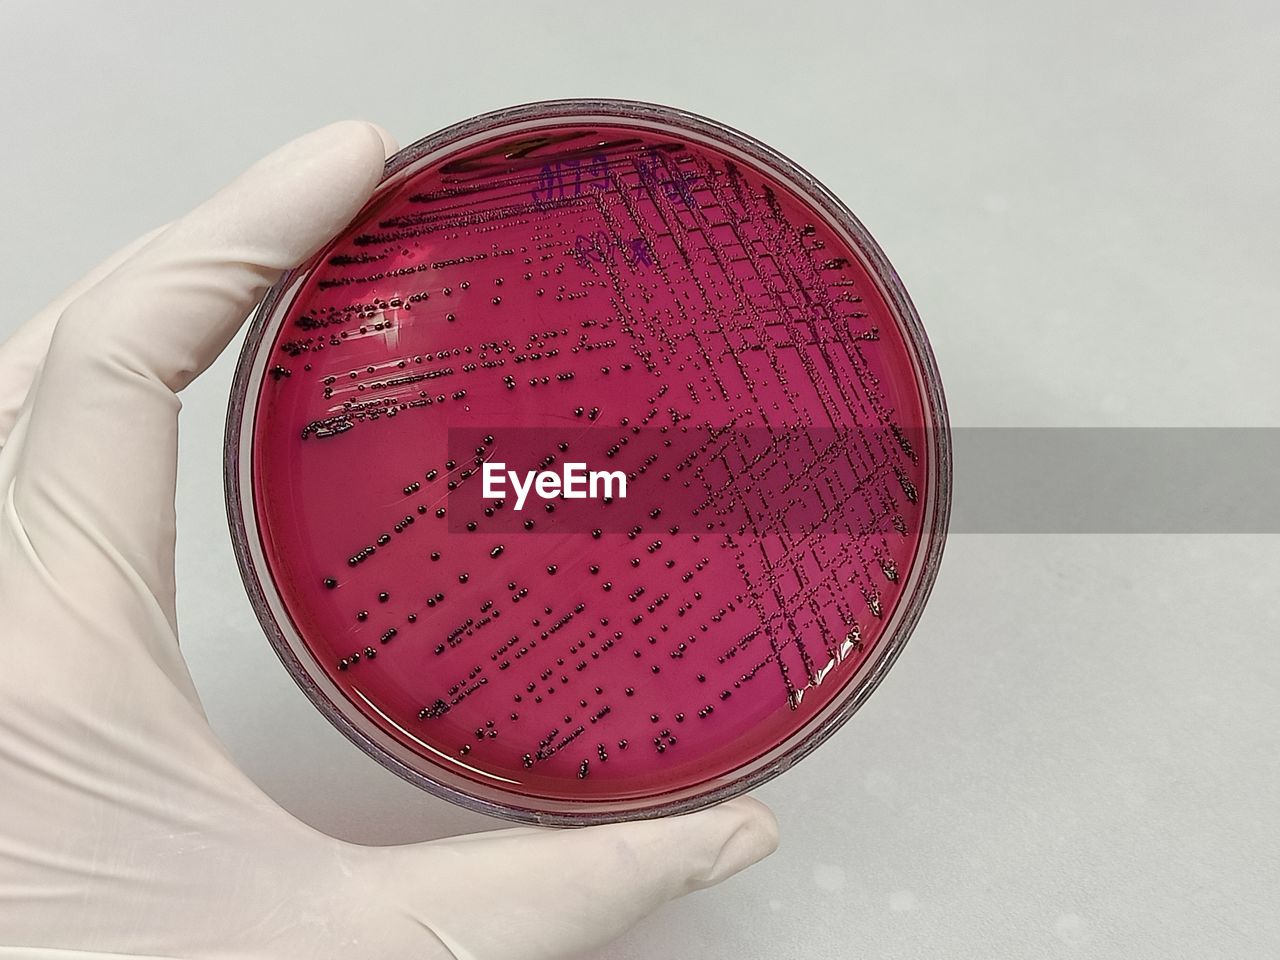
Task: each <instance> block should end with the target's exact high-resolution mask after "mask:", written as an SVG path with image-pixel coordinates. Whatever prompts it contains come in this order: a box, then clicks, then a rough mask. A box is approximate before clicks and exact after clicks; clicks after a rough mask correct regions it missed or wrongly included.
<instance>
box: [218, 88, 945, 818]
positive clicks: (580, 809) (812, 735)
mask: <svg viewBox="0 0 1280 960" xmlns="http://www.w3.org/2000/svg"><path fill="white" fill-rule="evenodd" d="M564 123H575V124H578V123H580V124H584V125H589V124H610V123H613V124H619V125H622V126H636V125H639V126H641V127H643V128H646V129H649V130H650V131H651V132H655V133H669V134H676V135H678V136H680V137H682V138H685V139H688V140H692V141H694V142H697V143H701V144H703V145H705V146H708V147H711V148H712V149H714V150H717V151H720V152H722V153H726V154H728V155H730V156H735V155H736V156H738V157H739V158H741V159H742V160H744V161H746V162H747V164H748V165H752V166H756V167H758V168H761V169H763V170H764V171H765V172H767V173H768V174H769V175H770V176H772V177H774V178H777V179H778V180H780V181H781V182H782V183H784V184H787V185H788V186H790V187H791V188H792V189H793V190H795V191H796V193H797V194H798V195H799V196H801V197H803V198H804V199H806V200H807V201H808V202H809V203H811V204H813V205H814V206H815V207H816V208H817V209H818V210H820V211H821V212H822V213H824V214H825V215H826V217H827V220H828V226H830V227H832V228H833V229H835V230H836V231H837V232H838V233H840V234H841V235H842V238H843V239H844V240H845V241H846V242H847V243H848V244H849V246H850V247H851V248H852V249H853V250H855V251H856V252H857V253H858V254H859V255H860V256H861V257H862V260H863V266H865V267H866V268H867V270H868V272H869V273H870V275H871V276H872V277H873V278H874V279H875V281H876V283H877V285H878V286H879V288H880V292H881V294H882V295H883V296H884V297H885V299H886V302H887V303H888V304H889V305H890V307H891V309H892V310H893V312H894V314H895V319H896V320H897V322H898V324H899V327H900V329H901V332H902V334H903V336H904V338H905V339H906V341H907V343H908V344H909V345H910V348H911V351H912V361H913V363H914V364H915V366H916V370H915V373H916V378H917V384H918V385H919V386H920V387H921V388H922V389H923V397H922V400H923V401H924V406H925V410H926V418H925V419H926V423H925V425H924V426H925V445H926V449H928V451H929V452H930V454H931V456H930V458H929V467H930V468H929V476H928V477H927V480H926V483H925V485H924V486H925V491H926V495H925V504H924V511H923V514H922V516H923V527H922V529H923V531H924V538H923V540H922V542H921V544H920V545H919V547H918V548H917V551H916V558H915V562H914V563H913V565H912V569H911V571H910V573H909V575H908V577H907V579H906V582H905V584H904V589H903V594H902V596H901V597H900V600H899V602H898V604H897V605H896V606H895V608H894V610H893V611H892V614H891V616H890V620H889V622H888V623H886V624H885V626H884V630H883V633H882V635H881V638H880V641H879V644H878V649H877V650H876V652H875V653H874V654H873V656H871V657H869V658H868V659H867V661H866V662H865V663H863V664H862V665H861V667H860V668H859V670H858V672H857V673H856V674H855V675H854V676H853V677H851V678H849V679H848V680H846V681H845V683H844V686H845V689H844V690H843V691H842V692H841V693H840V694H839V695H838V696H836V697H834V698H833V699H832V701H831V702H830V703H829V704H827V706H826V707H825V708H823V710H821V711H820V712H819V713H818V714H816V715H815V716H814V717H813V718H811V719H810V721H809V722H808V723H806V724H805V725H804V726H803V727H801V728H800V729H799V730H797V731H796V732H795V733H793V734H792V735H791V736H789V737H787V738H786V739H785V740H783V741H781V742H779V743H777V744H775V745H774V746H773V747H772V748H771V749H770V750H768V751H766V752H765V753H763V754H761V755H760V756H758V757H756V758H755V759H753V760H752V761H750V762H749V763H747V764H745V765H743V766H742V767H739V768H738V769H736V770H734V771H731V772H730V773H728V774H726V775H724V776H721V777H717V778H712V779H709V780H707V781H703V782H700V783H698V784H694V785H692V786H688V787H686V788H683V789H680V790H676V791H673V792H669V793H666V794H661V795H653V796H646V797H637V798H617V799H596V800H589V801H574V800H561V799H548V798H543V797H526V796H521V795H519V794H517V793H515V792H512V791H507V790H502V789H499V788H496V787H490V786H489V785H487V784H484V783H480V782H478V781H475V780H471V779H469V778H466V777H463V776H461V775H458V774H454V773H452V772H451V771H449V770H447V769H445V768H444V767H442V766H438V765H436V764H434V763H432V762H431V761H429V760H426V759H425V758H423V757H421V755H420V754H418V753H416V752H414V751H413V750H411V749H410V748H409V747H407V746H406V745H405V744H403V743H401V742H400V741H399V740H397V739H396V738H394V737H392V736H391V735H390V734H388V733H387V732H386V731H385V730H383V729H382V728H381V727H379V726H378V725H377V724H375V723H374V722H372V721H371V720H370V719H369V718H368V717H367V716H366V715H365V714H364V713H362V712H361V711H360V710H359V708H358V707H357V706H356V705H355V704H354V703H353V702H352V701H351V700H350V699H349V698H348V697H347V696H346V695H345V694H344V693H343V692H342V691H341V690H340V689H339V688H338V687H337V686H336V685H335V684H334V683H333V681H332V680H330V679H329V677H328V674H327V673H326V672H325V670H324V669H323V667H322V666H321V665H320V664H319V663H318V662H317V661H316V659H315V657H314V655H313V654H312V652H311V651H310V649H309V648H308V647H307V645H306V643H305V642H303V640H302V637H301V636H300V635H299V633H298V631H297V629H296V628H295V627H294V624H293V622H292V620H291V618H290V617H289V615H288V613H287V612H286V610H285V607H284V604H283V602H282V600H281V598H280V595H279V592H278V591H277V589H276V587H275V584H274V582H273V580H272V578H271V575H270V573H269V566H268V564H267V562H266V558H265V556H264V554H263V552H262V544H261V541H260V538H259V535H258V526H257V517H256V514H255V510H254V504H253V497H252V487H251V483H252V440H253V430H252V426H253V421H254V418H255V415H256V410H257V397H258V389H259V386H260V384H261V381H262V378H263V377H264V376H265V369H266V360H267V357H268V355H269V353H270V347H271V345H272V343H273V342H274V340H275V336H276V333H277V331H278V328H279V326H280V325H281V323H282V322H283V320H284V317H285V316H286V315H287V314H288V312H289V309H290V307H291V306H292V303H293V300H294V298H295V296H296V294H297V292H298V290H299V288H300V287H301V284H302V282H303V281H304V280H305V278H306V277H307V276H308V275H309V273H310V271H311V270H312V269H313V268H314V267H315V265H316V260H315V257H313V258H311V259H310V260H309V261H308V262H307V263H305V264H303V265H302V266H300V267H298V268H296V269H294V270H291V271H289V272H288V273H286V274H285V275H284V276H283V277H281V279H280V280H279V281H278V282H277V283H276V284H275V285H274V286H273V287H272V288H271V289H270V290H269V291H268V292H267V294H266V296H265V297H264V299H263V300H262V302H261V304H260V305H259V306H258V309H257V310H256V312H255V313H254V316H253V318H252V320H251V322H250V326H249V329H248V332H247V335H246V337H245V341H244V346H243V348H242V350H241V353H240V358H239V361H238V363H237V366H236V371H235V375H234V379H233V382H232V389H231V396H230V401H229V404H228V409H227V421H226V434H225V459H224V474H223V481H224V492H225V498H226V508H227V519H228V524H229V526H230V532H231V540H232V546H233V549H234V551H235V556H236V562H237V564H238V566H239V569H240V574H241V577H242V579H243V580H244V585H245V589H246V591H247V593H248V595H249V599H250V602H251V603H252V605H253V608H254V612H255V613H256V614H257V618H258V622H259V623H260V624H261V625H262V629H263V631H264V632H265V633H266V635H267V639H268V640H269V641H270V643H271V645H272V647H273V648H274V649H275V652H276V654H277V656H279V658H280V661H281V662H282V663H283V664H284V667H285V669H286V670H287V671H288V673H289V675H290V676H291V677H292V678H293V679H294V681H295V682H296V683H297V684H298V686H299V687H300V688H301V689H302V691H303V693H305V694H306V696H307V697H308V698H309V699H310V700H311V702H312V704H313V705H314V706H315V707H316V709H317V710H319V711H320V713H321V714H323V715H324V716H325V717H326V718H327V719H328V720H329V722H330V723H332V724H333V725H334V726H335V727H337V728H338V729H339V730H340V731H341V732H342V733H343V734H344V735H345V736H346V737H347V738H348V739H349V740H350V741H351V742H352V743H354V744H355V745H356V746H357V747H359V748H360V749H361V750H362V751H364V752H365V753H366V754H368V755H369V756H370V757H372V758H373V759H374V760H376V761H377V762H378V763H380V764H382V766H384V767H386V768H387V769H388V770H390V771H391V772H393V773H395V774H397V775H398V776H400V777H402V778H403V779H405V780H407V781H409V782H410V783H412V784H415V785H416V786H418V787H420V788H422V789H423V790H426V791H427V792H428V793H431V794H433V795H435V796H437V797H440V798H443V799H445V800H448V801H451V802H453V803H456V804H458V805H459V806H462V807H464V808H467V809H470V810H474V811H477V812H479V813H484V814H488V815H491V816H495V817H500V818H503V819H506V820H514V821H517V822H521V823H531V824H540V825H547V826H585V825H590V824H598V823H612V822H617V821H621V820H636V819H647V818H652V817H659V816H672V815H677V814H683V813H691V812H693V811H695V810H699V809H702V808H704V807H709V806H712V805H713V804H717V803H720V802H722V801H724V800H728V799H730V798H731V797H735V796H738V795H740V794H743V793H746V792H747V791H749V790H752V789H753V788H755V787H758V786H760V785H761V784H763V783H765V782H767V781H769V780H772V779H773V778H774V777H776V776H778V775H779V774H781V773H783V772H784V771H786V770H788V769H790V768H791V767H792V766H794V765H795V764H797V763H799V762H800V761H801V760H803V759H804V758H805V757H807V756H808V755H809V754H810V753H812V752H813V751H814V750H815V749H817V748H818V747H819V746H820V745H821V744H822V743H823V742H825V741H826V740H827V738H828V737H830V736H831V735H832V734H833V733H835V732H836V730H838V729H839V728H840V727H841V725H843V724H844V723H845V721H847V720H848V719H849V718H850V717H852V716H853V714H854V713H855V712H857V710H858V709H859V707H861V706H862V704H863V703H865V702H866V700H867V698H868V697H869V696H870V695H871V694H872V692H874V690H875V689H876V687H877V686H878V685H879V684H880V682H881V681H882V680H883V679H884V677H885V675H886V674H887V673H888V671H889V669H890V667H892V666H893V664H894V662H895V661H896V660H897V658H898V656H899V654H900V653H901V652H902V649H903V647H904V646H905V644H906V642H907V640H908V638H909V637H910V635H911V633H912V631H913V630H914V629H915V626H916V624H917V622H918V621H919V619H920V615H921V612H922V611H923V609H924V605H925V602H926V601H927V600H928V597H929V593H930V591H931V590H932V588H933V584H934V581H935V579H936V578H937V573H938V569H939V567H940V565H941V562H942V553H943V547H944V546H945V543H946V536H947V524H948V519H949V515H950V509H951V479H952V478H951V434H950V427H949V423H948V419H947V410H946V401H945V398H944V395H943V390H942V382H941V378H940V377H939V375H938V371H937V365H936V362H935V359H934V356H933V351H932V349H931V347H930V346H929V342H928V339H927V338H926V336H925V333H924V328H923V326H922V325H921V323H920V318H919V316H918V315H917V313H916V310H915V307H914V305H913V304H912V302H911V299H910V297H909V296H908V295H907V292H906V289H905V288H904V287H903V284H902V281H901V280H900V279H899V277H898V275H897V272H896V271H895V270H894V269H893V267H892V265H891V264H890V263H889V261H888V259H887V258H886V257H885V255H884V252H883V251H882V250H881V249H880V247H879V245H878V244H877V243H876V242H875V240H874V239H873V238H872V237H871V235H870V233H868V232H867V230H866V228H865V227H864V226H863V225H862V223H861V222H860V221H859V220H858V218H857V217H855V216H854V215H853V213H852V212H851V211H850V210H849V209H848V208H847V207H845V205H844V204H843V203H841V202H840V200H839V199H837V198H836V196H835V195H834V194H832V193H831V191H830V190H828V189H827V188H826V187H825V186H823V185H822V184H821V183H820V182H819V181H818V180H817V179H816V178H815V177H814V176H813V175H811V174H810V173H808V172H807V171H806V170H804V169H803V168H802V167H800V166H799V165H797V164H795V163H793V162H792V161H791V160H789V159H787V158H786V157H785V156H783V155H782V154H780V153H778V152H777V151H776V150H774V149H773V148H771V147H769V146H767V145H765V144H763V143H761V142H760V141H758V140H756V139H754V138H752V137H750V136H748V135H747V134H744V133H741V132H739V131H737V130H735V129H733V128H731V127H727V126H725V125H724V124H722V123H718V122H716V121H714V120H709V119H707V118H705V117H701V116H698V115H696V114H692V113H688V112H686V111H684V110H680V109H676V108H673V107H667V106H662V105H659V104H653V103H645V102H640V101H631V100H612V99H569V100H550V101H541V102H537V103H528V104H522V105H519V106H513V107H508V108H505V109H502V110H496V111H493V112H490V113H485V114H482V115H480V116H477V117H473V118H471V119H469V120H464V121H462V122H460V123H456V124H453V125H452V126H449V127H446V128H444V129H442V130H440V131H438V132H436V133H433V134H431V135H429V136H427V137H424V138H423V139H421V140H418V141H417V142H416V143H412V144H410V145H408V146H406V147H404V148H403V149H401V150H400V151H399V152H397V153H396V154H395V155H393V156H392V157H390V158H389V159H388V160H387V161H386V166H385V168H384V171H383V178H382V181H381V182H380V184H379V185H378V188H377V189H376V191H375V193H374V196H373V198H372V199H371V200H370V203H371V204H372V203H373V202H375V201H376V200H377V199H378V197H379V196H381V194H382V193H383V192H384V191H385V190H387V189H390V188H391V187H393V186H394V185H396V184H398V183H400V182H402V181H403V180H404V179H405V178H406V177H411V176H413V175H414V174H416V173H417V172H418V171H419V170H421V169H423V168H424V167H426V166H427V165H429V164H430V163H432V162H433V161H435V160H436V159H437V158H438V157H439V156H440V155H441V154H443V153H445V152H454V151H457V150H461V149H465V148H466V147H468V146H473V145H475V144H477V143H479V142H481V141H484V140H488V139H490V138H493V137H496V136H499V135H503V136H505V135H507V134H511V133H520V132H525V131H534V130H537V129H539V128H541V127H545V126H554V125H559V124H564Z"/></svg>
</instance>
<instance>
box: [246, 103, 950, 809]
mask: <svg viewBox="0 0 1280 960" xmlns="http://www.w3.org/2000/svg"><path fill="white" fill-rule="evenodd" d="M950 469H951V468H950V445H949V433H948V426H947V419H946V410H945V403H944V400H943V394H942V387H941V383H940V380H939V377H938V373H937V370H936V367H935V364H934V360H933V356H932V353H931V351H930V349H929V345H928V342H927V340H926V338H925V335H924V331H923V329H922V327H921V325H920V322H919V319H918V318H917V316H916V312H915V310H914V308H913V307H912V304H911V301H910V299H909V298H908V296H907V293H906V291H905V290H904V289H903V286H902V284H901V282H900V280H899V279H898V276H897V274H896V273H895V271H894V270H893V268H892V267H891V266H890V265H889V263H888V261H887V260H886V258H885V256H884V254H883V253H882V252H881V250H880V249H879V247H878V246H877V245H876V243H875V242H874V241H873V240H872V238H871V236H870V235H869V234H868V233H867V231H866V230H865V229H864V228H863V226H862V225H861V224H860V223H859V222H858V221H857V219H856V218H855V217H854V216H853V215H852V214H851V213H850V212H849V211H848V210H847V209H846V208H845V207H844V206H843V205H842V204H841V203H840V202H839V201H838V200H837V199H836V198H835V197H834V196H833V195H832V194H831V193H830V192H829V191H828V190H827V189H826V188H824V187H823V186H822V185H821V184H820V183H818V182H817V181H816V180H815V179H814V178H813V177H812V176H810V175H809V174H807V173H806V172H805V171H804V170H802V169H801V168H799V167H798V166H796V165H795V164H794V163H792V162H791V161H789V160H787V159H786V158H785V157H783V156H782V155H780V154H779V153H777V152H776V151H774V150H772V149H770V148H769V147H766V146H765V145H763V144H761V143H759V142H758V141H756V140H753V139H751V138H750V137H748V136H745V135H744V134H741V133H738V132H736V131H734V130H732V129H730V128H728V127H725V126H723V125H721V124H718V123H715V122H713V121H711V120H707V119H704V118H701V117H697V116H694V115H692V114H689V113H686V112H683V111H680V110H676V109H673V108H669V107H662V106H658V105H654V104H646V103H636V102H630V101H617V100H562V101H554V102H545V103H534V104H528V105H524V106H518V107H512V108H509V109H505V110H500V111H497V112H495V113H490V114H486V115H484V116H480V117H476V118H474V119H471V120H468V121H465V122H463V123H459V124H457V125H455V126H452V127H449V128H447V129H445V130H442V131H440V132H439V133H436V134H433V135H431V136H429V137H426V138H425V139H423V140H420V141H419V142H417V143H414V144H412V145H411V146H409V147H406V148H405V149H403V150H402V151H400V152H399V153H397V154H396V155H395V156H394V157H392V158H391V159H390V160H388V162H387V166H386V171H385V175H384V179H383V181H382V183H381V184H380V186H379V187H378V189H377V191H376V192H375V194H374V196H373V197H372V199H371V200H370V202H369V203H368V205H367V206H366V207H365V208H364V210H363V211H362V212H361V213H360V214H359V215H358V216H357V217H356V219H355V220H354V221H353V223H352V224H351V225H350V226H349V227H348V228H347V229H346V230H345V231H344V232H343V233H342V234H341V235H340V236H338V237H335V238H333V240H332V241H331V242H330V243H328V244H327V245H326V246H325V247H324V248H323V249H322V250H321V251H319V252H318V253H317V254H316V255H315V256H314V257H313V258H311V259H310V260H309V261H308V262H307V263H305V264H303V265H302V266H301V267H299V268H298V269H296V270H293V271H291V272H290V273H288V274H287V275H285V276H284V277H283V278H282V279H281V280H280V282H279V283H277V284H276V285H275V286H274V287H273V288H272V290H271V291H270V292H269V293H268V295H267V297H266V298H265V300H264V301H263V303H262V305H261V307H260V308H259V310H258V312H257V314H256V316H255V318H254V319H253V322H252V325H251V328H250V330H249V333H248V336H247V339H246V341H245V345H244V349H243V352H242V354H241V357H240V360H239V366H238V368H237V370H236V375H235V379H234V384H233V388H232V395H231V399H230V406H229V411H228V421H227V436H226V477H225V479H226V492H227V504H228V516H229V521H230V526H231V532H232V538H233V542H234V546H235V550H236V555H237V559H238V562H239V565H240V569H241V572H242V575H243V578H244V582H245V585H246V588H247V591H248V594H249V596H250V599H251V601H252V603H253V605H254V608H255V610H256V612H257V615H258V618H259V620H260V622H261V624H262V626H263V629H264V631H265V632H266V634H267V637H268V638H269V640H270V641H271V643H272V644H273V646H274V648H275V650H276V652H277V653H278V654H279V656H280V658H281V660H282V661H283V663H284V665H285V666H286V668H287V669H288V671H289V672H290V674H291V675H292V676H293V678H294V679H295V680H296V681H297V683H298V684H299V686H300V687H301V688H302V689H303V691H304V692H305V693H306V694H307V696H308V697H309V698H310V699H311V701H312V702H313V703H314V704H315V706H316V707H317V708H318V709H319V710H320V711H321V712H322V713H323V714H324V715H325V716H326V717H327V718H328V719H329V720H330V721H331V722H332V723H334V724H335V725H336V726H337V727H338V728H339V729H340V730H342V732H343V733H344V734H346V735H347V736H348V737H349V738H350V739H351V740H352V741H354V742H355V743H356V744H357V745H358V746H360V747H361V748H362V749H363V750H364V751H365V752H367V753H368V754H369V755H370V756H372V757H373V758H374V759H376V760H378V761H379V762H380V763H382V764H383V765H385V766H386V767H388V768H389V769H391V770H393V771H394V772H396V773H397V774H399V775H400V776H402V777H404V778H406V779H407V780H409V781H411V782H413V783H415V784H417V785H419V786H421V787H423V788H424V789H426V790H429V791H431V792H432V793H435V794H437V795H439V796H442V797H446V798H448V799H450V800H453V801H455V802H458V803H460V804H462V805H464V806H467V807H470V808H473V809H477V810H481V811H484V812H487V813H491V814H495V815H498V816H502V817H507V818H509V819H514V820H520V821H525V822H536V823H545V824H565V825H572V824H584V823H593V822H604V821H611V820H619V819H629V818H637V817H648V816H656V815H661V814H668V813H679V812H687V811H690V810H693V809H696V808H699V807H702V806H706V805H708V804H711V803H715V802H718V801H720V800H723V799H726V798H728V797H730V796H733V795H736V794H738V793H741V792H743V791H746V790H748V789H750V788H751V787H753V786H755V785H757V784H760V783H762V782H764V781H765V780H767V779H769V778H771V777H773V776H775V775H777V774H778V773H780V772H782V771H783V770H785V769H787V768H788V767H790V766H791V765H792V764H794V763H795V762H797V761H798V760H799V759H801V758H802V757H804V756H805V755H807V754H808V753H809V752H810V751H812V750H813V749H814V748H815V747H817V746H818V745H819V744H820V743H821V742H822V741H823V740H825V739H826V738H827V737H828V736H829V735H830V734H831V733H832V732H833V731H834V730H835V729H836V728H837V727H838V726H839V725H840V724H842V723H843V722H844V721H845V720H846V719H848V718H849V716H851V715H852V714H853V712H854V711H855V710H856V709H857V708H858V706H859V705H861V704H862V703H863V702H864V701H865V699H866V698H867V696H869V695H870V693H871V692H872V690H874V688H875V687H876V685H877V684H878V683H879V682H880V680H881V678H882V677H883V676H884V674H885V672H886V671H887V670H888V669H889V667H890V666H891V665H892V663H893V661H894V659H895V657H896V656H897V654H898V652H899V651H900V650H901V649H902V646H903V644H904V643H905V642H906V639H907V637H908V636H909V634H910V633H911V631H912V628H913V627H914V625H915V623H916V621H917V619H918V617H919V616H920V612H921V609H922V607H923V604H924V602H925V600H926V598H927V596H928V594H929V590H930V588H931V586H932V584H933V580H934V577H935V575H936V571H937V569H938V565H939V562H940V559H941V555H942V548H943V543H944V540H945V535H946V524H947V517H948V512H949V505H950Z"/></svg>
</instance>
